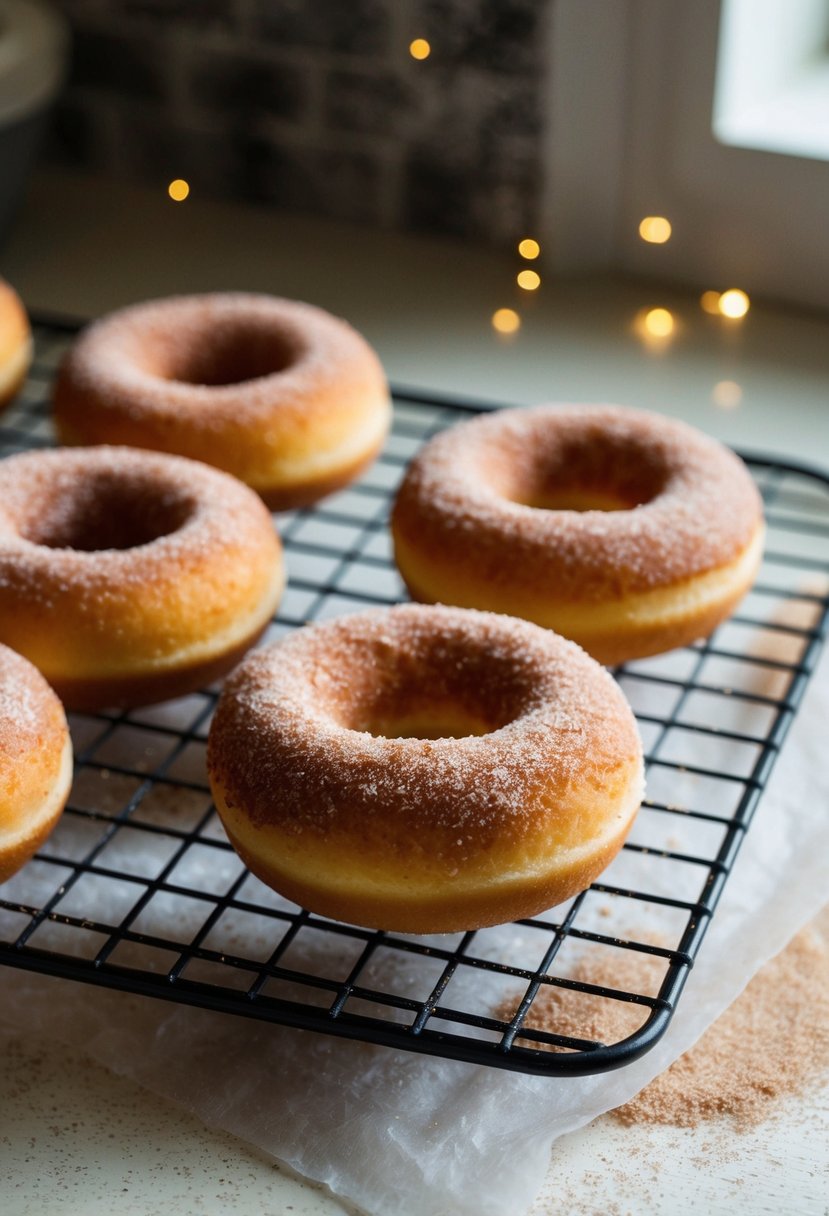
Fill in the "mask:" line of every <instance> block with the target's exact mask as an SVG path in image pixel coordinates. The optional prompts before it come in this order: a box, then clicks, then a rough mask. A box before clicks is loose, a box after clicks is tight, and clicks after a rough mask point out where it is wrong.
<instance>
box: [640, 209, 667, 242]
mask: <svg viewBox="0 0 829 1216" xmlns="http://www.w3.org/2000/svg"><path fill="white" fill-rule="evenodd" d="M671 232H672V229H671V221H670V220H667V219H665V216H664V215H646V216H645V218H644V219H643V220H642V221H641V222H640V224H639V235H640V236H641V238H642V240H643V241H648V243H649V244H651V245H664V244H665V242H666V241H668V240H670V238H671Z"/></svg>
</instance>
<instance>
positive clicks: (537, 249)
mask: <svg viewBox="0 0 829 1216" xmlns="http://www.w3.org/2000/svg"><path fill="white" fill-rule="evenodd" d="M518 252H519V253H520V254H521V257H522V258H526V259H527V261H528V262H532V261H534V260H535V258H537V257H538V255H539V254H540V253H541V246H540V245H539V243H538V241H534V240H533V238H532V237H531V236H526V237H524V239H523V241H519V242H518Z"/></svg>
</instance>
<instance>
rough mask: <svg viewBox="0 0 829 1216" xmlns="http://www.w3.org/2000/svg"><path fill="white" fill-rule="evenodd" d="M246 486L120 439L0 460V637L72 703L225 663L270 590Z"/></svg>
mask: <svg viewBox="0 0 829 1216" xmlns="http://www.w3.org/2000/svg"><path fill="white" fill-rule="evenodd" d="M283 584H284V575H283V568H282V556H281V546H280V544H279V540H278V538H277V536H276V533H275V532H274V529H273V524H272V521H271V518H270V516H269V514H268V512H267V510H266V508H265V507H264V505H263V504H262V502H261V501H260V499H259V498H258V497H257V496H256V494H254V493H253V492H252V491H251V490H249V489H248V488H247V486H243V485H242V484H241V483H240V482H238V481H236V480H235V478H233V477H229V476H228V475H227V474H226V473H220V472H219V471H218V470H217V469H211V468H208V467H207V466H206V465H203V464H198V463H197V462H196V461H193V460H184V459H182V458H181V457H176V456H162V455H158V454H156V453H153V452H139V451H134V450H132V449H129V448H111V447H97V448H86V449H83V448H79V449H68V448H64V449H59V450H56V451H55V450H52V451H40V452H25V453H22V454H20V455H17V456H10V457H8V458H7V459H6V460H3V461H0V642H5V643H6V644H7V645H9V646H11V647H12V648H13V649H14V650H17V651H18V652H19V653H20V654H23V655H25V656H26V657H27V658H28V659H30V660H31V661H32V662H33V663H34V664H35V666H36V667H38V668H39V669H40V671H41V672H42V673H43V674H44V675H45V676H46V678H47V680H48V681H49V682H50V684H51V685H52V687H53V688H54V689H55V690H56V692H57V693H58V695H59V696H60V697H61V698H62V699H63V701H64V703H65V704H67V705H68V706H69V707H71V708H72V709H100V708H103V707H104V706H122V707H129V706H133V705H141V704H147V703H151V702H155V701H159V700H162V699H165V698H167V697H175V696H180V695H182V694H184V693H186V692H192V691H193V690H194V689H196V688H199V687H201V686H202V685H203V684H205V683H208V682H209V681H211V680H215V679H216V678H217V677H218V676H220V675H223V674H224V673H225V672H227V671H228V670H229V669H230V668H231V667H233V666H234V665H235V664H236V663H237V662H238V660H239V659H240V658H241V657H242V655H243V654H244V652H245V651H246V650H247V649H248V648H249V647H250V646H251V645H252V644H253V642H254V641H255V640H256V639H257V638H258V637H259V635H260V634H261V633H262V631H263V630H264V628H265V626H266V625H267V623H268V622H269V620H270V619H271V616H272V614H273V612H274V610H275V608H276V605H277V603H278V601H279V598H280V595H281V593H282V588H283Z"/></svg>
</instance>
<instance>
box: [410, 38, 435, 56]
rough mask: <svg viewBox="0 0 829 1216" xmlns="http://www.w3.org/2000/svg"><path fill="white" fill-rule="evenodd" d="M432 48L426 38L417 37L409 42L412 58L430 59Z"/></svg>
mask: <svg viewBox="0 0 829 1216" xmlns="http://www.w3.org/2000/svg"><path fill="white" fill-rule="evenodd" d="M431 53H432V48H431V46H430V45H429V43H428V42H427V41H426V39H425V38H415V39H414V40H413V41H412V42H410V43H409V54H410V55H411V57H412V59H428V58H429V56H430V55H431Z"/></svg>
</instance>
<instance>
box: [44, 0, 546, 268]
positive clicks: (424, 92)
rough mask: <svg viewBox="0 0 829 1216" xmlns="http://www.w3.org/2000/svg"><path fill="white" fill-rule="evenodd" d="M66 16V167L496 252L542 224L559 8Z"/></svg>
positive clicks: (397, 5) (110, 4) (271, 9)
mask: <svg viewBox="0 0 829 1216" xmlns="http://www.w3.org/2000/svg"><path fill="white" fill-rule="evenodd" d="M55 2H56V3H57V4H58V6H59V7H61V8H62V9H63V10H64V11H65V13H66V15H67V17H68V18H69V20H70V23H71V25H72V31H73V43H74V56H73V67H72V72H71V75H70V79H69V82H68V85H67V88H66V90H65V93H64V96H63V98H62V100H61V102H60V103H59V105H58V107H57V111H56V114H55V121H54V123H53V130H52V136H51V143H50V150H49V155H50V156H51V158H52V159H53V160H54V161H56V162H58V163H61V164H70V165H73V164H74V165H84V166H89V167H94V168H95V169H96V170H97V171H102V172H107V173H109V174H112V175H113V176H120V177H123V178H127V179H130V180H135V181H141V182H145V183H148V184H151V185H152V184H157V185H158V186H159V188H164V187H165V186H166V184H167V182H168V181H169V180H170V178H171V177H185V178H187V180H188V181H189V182H190V184H191V187H192V188H193V190H194V191H199V192H201V193H202V194H205V195H210V196H213V197H225V198H235V199H239V200H242V201H252V202H258V203H267V204H272V205H274V206H276V207H283V208H286V209H290V210H293V211H304V212H307V213H315V214H320V215H331V216H335V217H339V218H345V219H349V220H355V221H358V222H364V223H368V224H375V225H382V226H385V227H398V228H404V229H405V228H408V229H412V230H417V231H422V232H434V233H444V234H448V235H453V236H457V237H461V238H467V239H470V240H475V241H478V242H484V243H489V244H493V245H502V244H506V243H510V242H512V241H514V239H515V238H516V236H518V235H521V234H523V233H524V232H525V231H528V230H530V229H532V227H533V226H534V223H535V221H536V220H537V217H538V210H539V205H540V196H539V183H540V181H541V177H542V173H541V134H542V129H543V124H544V113H543V105H542V99H543V96H544V72H545V70H546V69H545V46H546V39H547V36H548V35H547V30H548V17H549V10H550V8H551V5H552V3H553V2H554V0H348V2H347V3H346V2H344V0H55ZM415 37H425V38H427V39H428V40H429V42H430V44H431V47H432V52H431V55H430V56H429V58H428V59H426V60H423V61H415V60H414V59H413V58H412V57H411V56H410V55H409V53H408V46H409V42H410V41H411V40H412V39H413V38H415Z"/></svg>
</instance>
